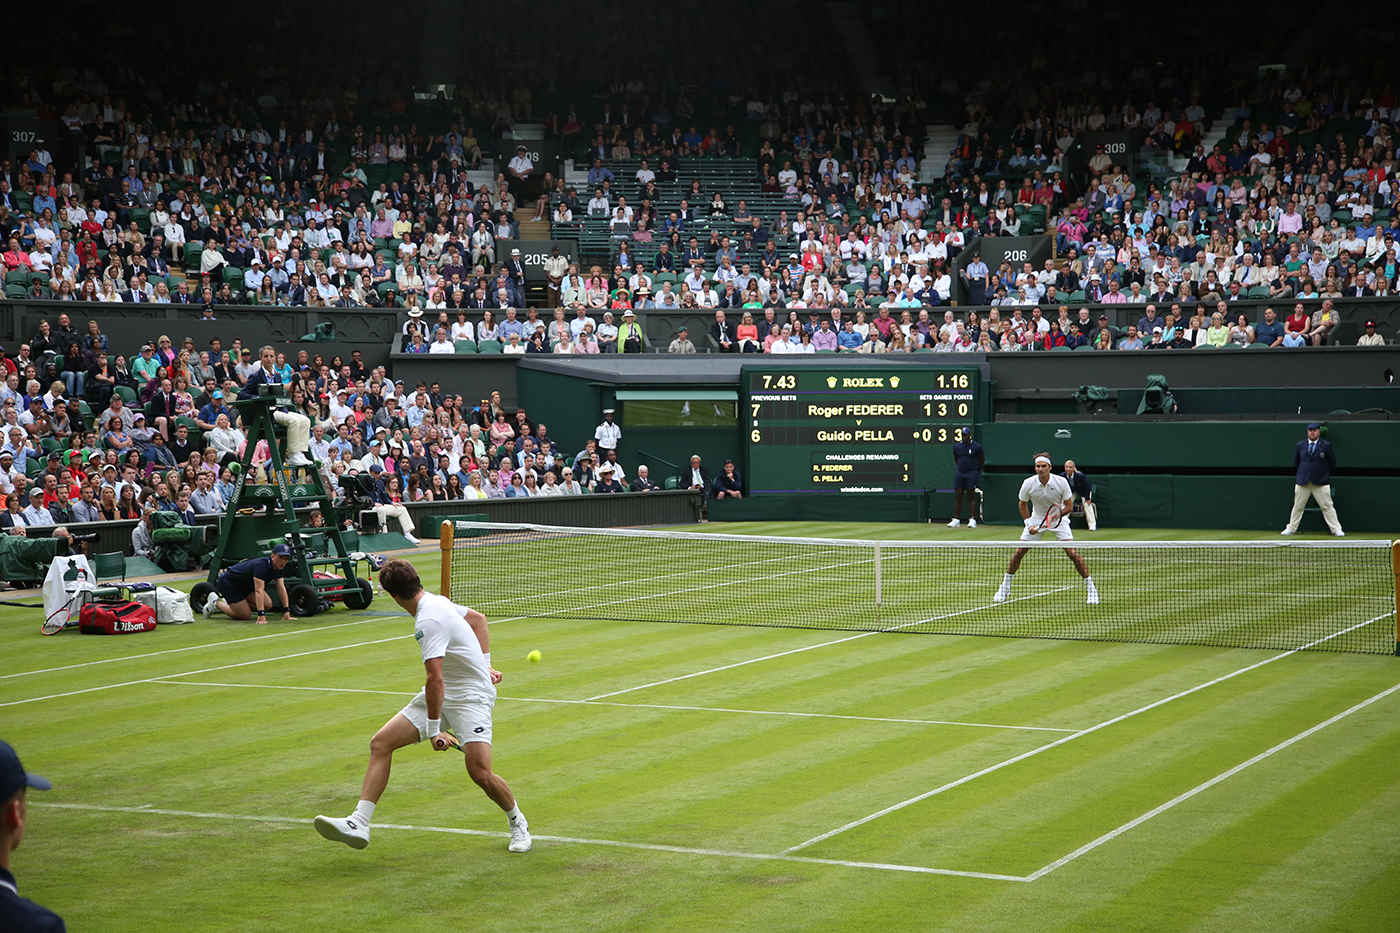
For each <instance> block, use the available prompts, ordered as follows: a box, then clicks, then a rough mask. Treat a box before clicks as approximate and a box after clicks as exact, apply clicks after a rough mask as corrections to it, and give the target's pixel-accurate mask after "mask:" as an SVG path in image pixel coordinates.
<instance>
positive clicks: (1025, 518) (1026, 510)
mask: <svg viewBox="0 0 1400 933" xmlns="http://www.w3.org/2000/svg"><path fill="white" fill-rule="evenodd" d="M1016 504H1017V505H1018V506H1020V508H1021V521H1022V522H1029V521H1030V520H1031V509H1030V505H1029V504H1028V503H1027V502H1026V500H1025V499H1021V500H1019V501H1018V502H1017V503H1016Z"/></svg>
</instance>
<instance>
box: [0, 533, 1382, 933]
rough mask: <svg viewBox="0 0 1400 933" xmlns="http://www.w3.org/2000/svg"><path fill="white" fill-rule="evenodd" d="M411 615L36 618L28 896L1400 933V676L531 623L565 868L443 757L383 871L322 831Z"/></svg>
mask: <svg viewBox="0 0 1400 933" xmlns="http://www.w3.org/2000/svg"><path fill="white" fill-rule="evenodd" d="M559 553H560V555H561V560H560V561H559V568H558V570H559V572H560V573H561V574H562V573H563V572H564V570H565V569H566V567H567V566H569V565H570V564H569V562H568V561H567V560H564V559H563V558H564V557H566V556H567V555H568V553H569V552H568V551H567V549H566V548H562V547H561V548H560V550H559ZM589 553H590V554H596V553H597V552H596V551H590V552H589ZM598 556H599V557H601V556H602V555H598ZM609 556H610V557H611V559H612V564H611V569H612V570H613V572H614V575H613V577H612V579H614V581H615V582H616V581H618V580H619V579H621V578H622V577H627V579H634V578H635V575H634V576H632V577H628V576H627V568H629V567H643V568H649V571H650V575H651V576H653V577H659V576H661V575H663V574H665V573H667V572H668V571H670V572H674V571H673V569H672V568H668V567H666V566H663V565H661V564H660V563H658V562H657V561H655V560H648V559H647V558H646V556H645V554H638V555H632V554H631V552H625V551H624V552H618V553H616V554H613V555H609ZM629 556H633V557H635V559H632V560H629V559H628V558H629ZM772 556H774V557H779V558H782V559H781V560H778V561H776V562H775V564H776V565H777V566H786V565H785V564H784V561H785V560H787V558H786V557H785V556H784V555H779V554H774V555H772ZM415 563H416V564H418V565H419V567H420V572H421V573H423V575H424V577H425V579H432V575H433V573H434V572H435V571H436V569H437V555H436V554H425V555H422V556H420V557H418V558H416V559H415ZM578 564H579V561H577V560H575V561H573V562H572V565H573V566H575V567H577V565H578ZM1063 564H1064V566H1063V567H1059V568H1057V571H1058V572H1057V573H1056V576H1057V577H1059V576H1060V575H1061V574H1063V575H1065V576H1064V577H1063V579H1064V581H1065V582H1067V583H1073V582H1074V581H1075V580H1076V579H1077V578H1075V577H1073V572H1072V569H1071V568H1070V567H1069V565H1068V562H1063ZM792 569H797V568H796V567H793V568H792ZM513 571H514V572H515V573H517V574H519V575H520V577H519V579H520V580H521V582H522V583H524V582H529V581H530V580H535V581H536V582H537V583H541V582H547V581H548V580H549V579H550V574H552V573H554V572H555V568H553V567H550V566H542V567H537V568H536V567H533V566H530V565H514V566H513ZM979 573H980V571H979ZM536 575H538V577H536ZM606 579H608V578H606V577H605V578H601V579H600V581H598V582H605V581H606ZM850 579H851V581H852V582H853V585H854V583H855V582H859V583H861V584H862V585H863V583H864V581H863V580H862V578H861V577H860V576H859V574H857V573H855V572H854V571H853V572H852V574H851V577H850ZM892 580H894V581H896V582H895V583H893V584H892V585H894V586H896V588H898V587H900V586H902V585H903V584H899V583H898V582H897V580H898V578H897V577H895V578H892ZM808 582H810V581H808ZM840 582H841V581H840V580H839V579H838V580H835V581H828V580H822V581H821V585H822V586H829V585H839V583H840ZM949 582H951V581H949ZM1027 582H1028V583H1029V582H1030V581H1027ZM565 583H569V581H568V580H566V579H564V578H563V577H562V576H561V577H560V586H559V587H558V588H559V589H561V590H562V589H565V588H567V587H566V586H564V584H565ZM570 585H571V586H574V587H578V586H585V585H588V586H591V585H594V583H593V582H590V581H588V580H585V579H574V580H573V581H572V583H571V584H570ZM632 585H633V584H628V583H625V582H617V585H616V587H615V589H616V592H613V593H610V594H609V597H610V598H613V599H626V598H628V597H629V596H631V595H635V592H633V591H632V590H628V589H627V587H628V586H632ZM730 585H731V586H734V585H737V584H733V583H731V584H730ZM760 585H761V586H766V587H768V588H769V591H770V592H776V590H775V589H774V588H775V587H784V588H789V589H791V591H792V592H794V593H797V594H798V595H805V598H806V600H807V602H808V603H809V605H812V606H815V605H819V604H820V599H821V596H822V594H821V593H819V592H814V591H812V590H810V589H808V590H807V591H805V594H804V592H803V585H804V578H803V577H802V576H801V575H800V574H799V575H794V577H793V578H791V579H788V578H782V577H779V578H775V579H774V580H769V581H764V583H763V584H760ZM1027 589H1028V591H1030V592H1039V590H1038V589H1035V588H1033V587H1030V586H1028V587H1027ZM1278 592H1282V591H1278ZM1353 595H1356V594H1353ZM1361 595H1367V594H1361ZM979 596H980V598H979V599H977V600H974V601H973V603H972V605H977V606H980V605H983V604H985V603H986V602H987V601H988V597H989V596H990V592H985V591H984V592H981V593H980V594H979ZM931 598H932V597H931ZM946 599H947V597H945V596H939V597H938V598H937V599H936V600H935V601H936V603H937V605H938V606H939V607H940V609H942V608H943V606H944V604H945V602H946ZM601 601H606V600H601ZM1028 602H1032V603H1033V602H1035V599H1030V600H1028ZM389 605H390V604H389V603H388V602H387V600H383V599H381V600H377V601H376V603H375V605H374V606H372V607H371V608H370V609H369V610H367V611H365V612H363V613H350V612H346V611H343V610H342V611H336V612H333V613H329V614H326V615H324V616H321V617H318V618H317V619H316V620H314V621H311V622H304V623H297V624H295V625H282V626H279V625H273V626H271V627H269V628H266V629H256V628H253V627H252V626H248V625H246V624H243V625H240V624H236V623H231V622H209V623H203V622H201V623H197V624H195V625H191V626H185V627H180V628H164V627H163V628H162V629H161V630H160V631H159V633H158V634H157V635H155V636H148V637H146V638H133V639H95V638H81V637H79V636H77V635H76V634H69V633H65V634H64V635H61V636H58V637H56V638H51V639H41V638H39V637H37V635H36V634H35V631H36V629H37V624H36V625H33V626H31V625H28V624H27V623H25V624H20V622H19V621H18V619H19V618H21V615H20V614H21V612H22V611H21V610H16V609H5V610H3V616H0V619H2V620H3V623H4V628H3V629H0V633H2V634H0V640H3V646H4V647H3V652H2V653H3V655H4V657H5V658H6V663H5V665H4V670H0V722H3V724H4V726H3V733H4V734H5V737H6V738H7V740H9V741H11V742H12V743H13V744H15V745H16V747H17V748H19V749H20V751H21V754H22V755H23V756H24V759H25V762H26V764H27V765H28V766H29V767H31V768H33V769H34V770H35V771H38V772H39V773H42V774H45V775H46V776H48V777H50V778H51V779H52V780H53V781H54V783H55V786H56V790H55V791H54V792H52V793H50V794H48V795H44V796H43V797H40V798H38V799H36V800H35V801H34V803H35V805H34V807H33V808H32V810H31V826H30V830H29V835H28V836H27V838H26V841H25V847H24V849H23V850H21V852H20V853H18V854H17V866H18V867H19V868H20V869H21V870H20V872H19V874H20V876H21V883H22V885H23V887H22V890H23V891H25V892H27V893H29V894H31V895H32V896H34V897H36V898H38V899H40V900H41V901H42V902H44V903H47V904H50V905H51V906H53V907H55V909H58V910H59V911H60V912H61V913H63V914H64V916H65V917H66V918H67V919H68V921H69V923H70V925H71V926H72V927H73V928H74V929H80V928H90V929H91V928H101V929H104V930H136V929H142V930H161V929H181V930H191V929H195V930H206V929H207V930H217V929H228V928H232V927H234V926H237V927H238V928H239V929H252V930H262V929H266V930H285V929H292V928H294V929H299V930H320V929H326V930H332V929H334V930H342V929H372V928H374V929H380V928H388V929H395V930H418V929H423V930H429V929H434V930H436V929H440V928H442V926H443V925H444V924H459V923H462V922H464V918H469V917H471V916H474V915H475V914H477V913H478V912H480V913H481V914H482V915H484V917H486V918H487V919H486V921H485V922H486V925H487V926H488V927H489V928H493V929H495V928H499V929H510V930H542V931H544V930H550V931H552V930H579V929H590V930H604V929H606V930H634V929H635V930H643V929H645V930H696V929H735V930H738V929H743V930H752V929H793V930H797V929H802V930H828V929H829V930H837V929H841V930H850V929H892V928H893V929H911V928H919V929H939V930H945V929H946V930H1026V929H1037V930H1079V929H1105V928H1108V929H1116V930H1135V929H1141V930H1162V929H1202V930H1212V929H1227V928H1228V929H1231V930H1233V931H1240V930H1271V931H1272V930H1327V929H1336V930H1349V931H1357V930H1363V931H1364V930H1392V929H1394V928H1395V921H1396V917H1397V913H1396V908H1395V906H1394V904H1395V899H1394V896H1393V892H1394V890H1395V889H1396V884H1397V882H1400V855H1397V852H1396V850H1395V847H1394V840H1395V839H1396V838H1397V836H1400V815H1397V814H1400V807H1397V806H1396V805H1397V804H1400V777H1397V772H1396V769H1395V762H1396V761H1397V760H1400V715H1397V714H1400V661H1397V659H1396V658H1394V657H1387V656H1383V655H1380V654H1365V653H1357V652H1338V651H1318V650H1312V649H1309V650H1293V649H1283V650H1271V649H1265V648H1251V649H1242V648H1228V647H1220V646H1202V645H1174V644H1152V643H1132V642H1127V643H1125V642H1114V641H1098V640H1093V641H1082V640H1059V639H1054V638H1039V637H1037V638H1020V637H1016V638H1007V637H978V636H970V635H952V634H922V635H906V634H892V633H886V632H878V631H857V630H819V629H803V628H784V627H753V626H747V625H672V624H661V623H657V622H647V621H636V620H627V619H625V618H624V619H607V618H591V617H590V618H536V617H512V616H508V615H499V614H497V615H493V616H492V618H493V625H492V629H491V634H492V646H491V647H492V654H493V661H494V663H495V665H496V666H497V667H498V668H500V669H501V670H503V671H504V672H505V676H506V679H505V681H504V682H503V683H502V685H501V687H500V699H499V701H498V703H497V708H496V730H495V732H496V737H495V758H496V768H497V770H498V771H499V773H501V774H502V775H503V776H504V777H506V778H507V779H508V780H509V781H510V782H511V784H512V787H513V789H514V790H515V792H516V794H517V795H518V797H519V800H520V804H521V807H522V809H523V810H524V811H525V812H526V813H527V815H528V816H529V818H530V821H531V828H532V831H533V832H534V833H535V834H536V846H535V849H534V851H532V852H531V853H529V854H528V855H526V856H510V855H508V854H507V853H506V852H505V834H504V832H503V830H504V820H503V818H502V817H501V816H500V814H499V813H498V812H496V811H495V808H494V807H493V806H492V805H491V804H490V803H489V802H488V801H486V800H485V798H484V797H483V796H482V795H481V794H480V792H479V791H477V790H476V788H475V787H473V786H472V785H471V784H470V783H469V782H468V781H467V779H466V777H465V775H464V773H463V771H462V768H461V764H460V759H459V758H458V757H457V756H454V755H450V754H446V753H444V754H436V753H433V752H431V751H429V750H428V749H426V748H424V747H421V746H420V747H415V748H411V749H407V750H405V751H403V752H401V753H400V755H399V756H398V758H397V759H396V761H395V768H394V775H393V777H392V779H391V781H390V785H389V790H388V792H387V793H386V794H385V796H384V798H383V800H382V802H381V804H380V808H379V810H378V811H377V812H376V815H375V829H374V836H373V841H372V844H371V846H370V848H369V849H367V850H365V851H364V852H353V851H351V850H349V849H346V848H344V847H342V846H336V845H332V844H330V843H327V842H325V841H324V840H322V839H321V838H320V837H319V836H317V835H316V834H315V832H314V831H313V830H312V829H311V827H310V820H311V818H312V817H313V816H315V815H316V814H317V813H329V814H333V815H341V814H342V811H343V812H348V810H349V808H350V807H351V806H352V805H353V802H354V798H355V796H356V791H357V789H358V785H359V780H360V777H361V775H362V773H363V768H364V761H365V754H366V750H367V743H368V739H369V736H370V735H371V734H372V733H373V731H374V730H375V729H376V728H377V727H378V726H379V725H380V724H381V723H382V722H383V721H384V720H385V719H386V718H388V717H389V716H390V715H391V714H392V713H393V712H395V711H396V710H397V709H398V708H399V707H400V706H401V705H402V704H403V702H404V701H405V700H406V698H407V697H409V696H411V695H412V694H413V693H414V692H416V690H417V689H418V688H419V686H421V681H422V676H421V665H419V663H418V661H417V652H416V650H415V645H414V643H413V639H412V630H411V626H410V625H409V622H408V620H407V618H406V617H405V616H403V615H402V614H401V613H398V612H397V611H396V610H395V611H393V612H390V611H388V608H387V607H388V606H389ZM736 605H739V604H736ZM783 605H786V603H784V604H783ZM767 606H769V604H767V603H764V602H763V601H762V600H757V601H756V602H755V603H754V609H755V611H759V610H764V611H766V609H765V607H767ZM740 608H742V607H741V606H740ZM601 611H602V610H598V612H594V613H589V614H588V615H590V616H592V615H596V614H598V613H600V612H601ZM736 611H737V610H736ZM31 614H32V613H31ZM620 614H621V613H620ZM522 615H523V614H522ZM26 618H27V617H26ZM1047 618H1049V617H1048V616H1047ZM1056 624H1062V620H1061V622H1057V623H1056ZM1390 624H1391V629H1390V630H1391V632H1392V633H1393V619H1392V620H1391V623H1390ZM536 648H538V649H540V650H541V651H542V652H543V653H544V661H543V663H541V664H539V665H530V664H527V663H525V660H524V658H525V654H526V653H527V652H528V651H530V650H531V649H536Z"/></svg>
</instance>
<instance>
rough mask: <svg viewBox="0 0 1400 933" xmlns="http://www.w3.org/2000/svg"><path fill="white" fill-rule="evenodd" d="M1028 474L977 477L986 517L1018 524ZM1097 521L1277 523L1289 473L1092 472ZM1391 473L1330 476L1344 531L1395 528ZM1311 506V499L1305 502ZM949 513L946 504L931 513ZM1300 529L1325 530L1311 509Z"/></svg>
mask: <svg viewBox="0 0 1400 933" xmlns="http://www.w3.org/2000/svg"><path fill="white" fill-rule="evenodd" d="M1028 475H1030V473H1029V470H1027V472H1026V473H1025V474H1013V473H992V474H988V475H987V476H985V477H984V478H983V482H982V490H983V492H984V494H985V500H984V504H983V510H984V513H985V514H986V517H987V520H988V521H989V522H997V523H1006V524H1017V523H1019V522H1020V520H1021V516H1020V512H1019V510H1018V509H1017V507H1016V502H1017V492H1018V491H1019V490H1020V488H1021V482H1022V481H1023V480H1024V479H1025V477H1026V476H1028ZM1089 475H1090V479H1092V480H1093V483H1094V501H1095V503H1097V505H1098V507H1099V524H1100V526H1101V527H1104V528H1231V529H1236V528H1238V529H1255V530H1265V531H1268V530H1274V531H1281V530H1282V529H1283V526H1284V525H1286V524H1287V523H1288V515H1289V511H1290V510H1291V509H1292V507H1293V478H1292V477H1291V476H1263V475H1239V474H1231V475H1216V476H1172V475H1170V474H1159V475H1151V474H1142V473H1137V474H1122V473H1106V474H1099V473H1091V474H1089ZM1394 488H1395V480H1394V479H1393V478H1392V477H1378V476H1357V477H1346V476H1335V477H1333V481H1332V498H1333V500H1334V501H1335V503H1336V505H1337V514H1338V517H1339V518H1341V521H1342V527H1343V528H1344V529H1346V530H1349V531H1365V532H1381V533H1386V534H1396V535H1400V505H1397V503H1396V501H1395V497H1394ZM1309 506H1310V507H1311V508H1314V509H1315V508H1316V505H1315V504H1314V503H1311V502H1310V503H1309ZM948 514H951V511H950V510H949V509H947V508H946V507H945V508H944V509H941V510H940V509H938V508H937V502H936V501H935V503H934V508H933V509H932V510H931V511H930V516H931V517H932V518H933V519H934V520H935V521H938V520H939V518H940V516H946V515H948ZM1302 530H1303V531H1319V532H1320V531H1325V530H1326V526H1325V525H1324V524H1323V522H1322V517H1321V515H1320V514H1319V513H1317V512H1316V511H1310V512H1306V513H1305V514H1304V516H1303V524H1302Z"/></svg>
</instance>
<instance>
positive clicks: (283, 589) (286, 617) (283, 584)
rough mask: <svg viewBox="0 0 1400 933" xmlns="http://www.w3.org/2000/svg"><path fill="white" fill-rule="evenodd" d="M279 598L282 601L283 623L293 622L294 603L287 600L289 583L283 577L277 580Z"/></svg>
mask: <svg viewBox="0 0 1400 933" xmlns="http://www.w3.org/2000/svg"><path fill="white" fill-rule="evenodd" d="M277 596H278V598H279V599H281V600H282V621H283V622H290V621H292V601H291V600H290V599H288V598H287V581H286V579H284V578H283V577H278V578H277Z"/></svg>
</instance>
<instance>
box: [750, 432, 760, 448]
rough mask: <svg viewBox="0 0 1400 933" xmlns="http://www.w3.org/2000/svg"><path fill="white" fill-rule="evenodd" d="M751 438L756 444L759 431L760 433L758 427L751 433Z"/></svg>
mask: <svg viewBox="0 0 1400 933" xmlns="http://www.w3.org/2000/svg"><path fill="white" fill-rule="evenodd" d="M749 439H750V440H751V441H753V442H754V443H755V444H757V443H758V439H759V433H758V429H757V428H755V429H754V430H753V433H751V434H750V435H749Z"/></svg>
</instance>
